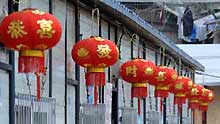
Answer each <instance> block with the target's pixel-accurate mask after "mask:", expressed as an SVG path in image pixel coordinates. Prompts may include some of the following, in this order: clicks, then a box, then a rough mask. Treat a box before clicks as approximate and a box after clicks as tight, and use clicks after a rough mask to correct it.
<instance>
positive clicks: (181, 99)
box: [174, 97, 186, 104]
mask: <svg viewBox="0 0 220 124" xmlns="http://www.w3.org/2000/svg"><path fill="white" fill-rule="evenodd" d="M185 103H186V98H185V97H174V104H185Z"/></svg>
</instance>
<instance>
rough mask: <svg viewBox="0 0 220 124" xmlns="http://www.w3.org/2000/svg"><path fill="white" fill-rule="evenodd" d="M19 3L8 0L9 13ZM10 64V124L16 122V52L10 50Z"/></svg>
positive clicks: (16, 7) (16, 9) (15, 9)
mask: <svg viewBox="0 0 220 124" xmlns="http://www.w3.org/2000/svg"><path fill="white" fill-rule="evenodd" d="M18 6H19V5H18V3H13V0H8V13H9V14H10V13H12V12H13V11H18ZM9 64H10V65H11V66H12V70H11V71H10V72H9V124H15V110H14V108H15V53H14V51H10V52H9Z"/></svg>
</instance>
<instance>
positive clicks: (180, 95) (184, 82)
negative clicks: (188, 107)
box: [170, 76, 193, 105]
mask: <svg viewBox="0 0 220 124" xmlns="http://www.w3.org/2000/svg"><path fill="white" fill-rule="evenodd" d="M192 87H193V82H192V80H191V79H190V78H188V77H182V76H179V77H178V79H177V80H176V81H175V82H174V83H173V84H172V85H171V87H170V90H173V93H174V104H178V105H182V104H185V103H186V95H187V94H188V93H189V92H190V91H191V89H192Z"/></svg>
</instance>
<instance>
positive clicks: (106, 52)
mask: <svg viewBox="0 0 220 124" xmlns="http://www.w3.org/2000/svg"><path fill="white" fill-rule="evenodd" d="M72 57H73V60H74V61H75V62H76V63H77V64H79V65H81V66H83V67H85V68H87V73H86V85H87V86H94V88H95V89H94V95H95V96H94V97H95V98H94V99H95V100H94V102H95V104H96V102H97V92H96V91H97V89H96V88H97V86H98V87H101V86H104V85H105V68H106V67H109V66H111V65H113V64H114V63H116V62H117V60H118V57H119V51H118V48H117V46H116V45H115V43H114V42H113V41H110V40H106V39H103V38H101V37H91V38H88V39H84V40H81V41H79V42H77V43H76V44H75V45H74V46H73V49H72Z"/></svg>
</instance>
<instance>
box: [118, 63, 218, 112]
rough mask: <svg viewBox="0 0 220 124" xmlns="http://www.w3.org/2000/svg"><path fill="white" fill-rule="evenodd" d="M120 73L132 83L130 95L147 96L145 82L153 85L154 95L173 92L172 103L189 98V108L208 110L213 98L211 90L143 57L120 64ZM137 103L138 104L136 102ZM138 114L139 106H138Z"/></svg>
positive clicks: (164, 95)
mask: <svg viewBox="0 0 220 124" xmlns="http://www.w3.org/2000/svg"><path fill="white" fill-rule="evenodd" d="M120 75H121V77H122V79H123V80H125V81H127V82H129V83H131V84H132V94H131V96H132V97H137V98H138V102H140V101H139V99H140V98H145V97H147V92H146V91H147V83H149V84H151V85H154V86H155V97H161V98H166V97H168V93H169V92H171V93H173V94H174V104H178V105H180V106H181V105H182V104H185V103H186V98H189V108H191V109H196V108H198V109H200V110H202V111H207V110H208V103H209V102H211V101H212V100H213V98H214V93H213V91H211V90H208V89H206V88H204V87H203V86H201V85H197V84H194V83H193V81H192V80H191V79H190V78H188V77H184V76H178V74H177V72H176V71H175V70H174V69H172V68H169V67H166V66H159V67H156V65H154V64H153V63H152V62H150V61H147V60H144V59H134V60H130V61H127V62H125V63H124V64H122V66H121V69H120ZM138 105H139V104H138ZM139 114H140V108H139Z"/></svg>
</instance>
